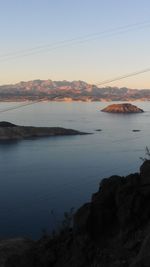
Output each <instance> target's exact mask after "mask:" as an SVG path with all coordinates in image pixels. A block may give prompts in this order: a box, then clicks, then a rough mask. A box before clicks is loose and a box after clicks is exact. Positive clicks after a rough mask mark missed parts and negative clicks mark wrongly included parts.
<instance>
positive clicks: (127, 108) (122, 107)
mask: <svg viewBox="0 0 150 267" xmlns="http://www.w3.org/2000/svg"><path fill="white" fill-rule="evenodd" d="M101 111H103V112H109V113H141V112H144V111H143V110H142V109H140V108H138V107H136V106H134V105H132V104H130V103H123V104H113V105H109V106H108V107H106V108H104V109H102V110H101Z"/></svg>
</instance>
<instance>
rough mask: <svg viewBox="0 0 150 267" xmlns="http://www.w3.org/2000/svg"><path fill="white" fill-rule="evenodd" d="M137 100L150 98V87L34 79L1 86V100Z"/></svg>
mask: <svg viewBox="0 0 150 267" xmlns="http://www.w3.org/2000/svg"><path fill="white" fill-rule="evenodd" d="M40 99H41V100H43V101H44V100H46V101H135V100H142V101H146V100H150V89H140V90H138V89H129V88H126V87H123V88H118V87H104V88H99V87H97V86H96V85H91V84H88V83H86V82H83V81H72V82H69V81H52V80H33V81H28V82H20V83H17V84H10V85H2V86H0V101H26V100H31V101H36V100H40Z"/></svg>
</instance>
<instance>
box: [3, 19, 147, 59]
mask: <svg viewBox="0 0 150 267" xmlns="http://www.w3.org/2000/svg"><path fill="white" fill-rule="evenodd" d="M145 27H150V21H144V22H139V23H134V24H128V25H125V26H120V27H118V28H112V29H108V30H105V31H102V32H98V33H93V34H87V35H84V36H80V37H77V38H72V39H68V40H64V41H60V42H56V43H54V44H47V45H41V46H36V47H32V48H29V49H24V50H20V51H16V52H10V53H7V54H4V55H0V60H1V61H6V60H9V59H14V58H18V57H25V56H30V55H34V54H39V53H43V52H46V51H51V50H55V49H58V48H61V47H66V46H70V45H76V44H80V43H84V42H87V41H91V40H94V39H97V38H99V37H108V36H113V35H116V34H122V33H125V32H129V31H131V30H136V29H138V30H139V29H143V28H145Z"/></svg>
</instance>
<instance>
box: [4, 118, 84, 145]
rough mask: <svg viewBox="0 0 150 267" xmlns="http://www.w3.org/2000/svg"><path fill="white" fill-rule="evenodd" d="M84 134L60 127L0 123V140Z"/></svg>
mask: <svg viewBox="0 0 150 267" xmlns="http://www.w3.org/2000/svg"><path fill="white" fill-rule="evenodd" d="M84 134H87V133H83V132H80V131H76V130H73V129H65V128H62V127H32V126H18V125H15V124H12V123H10V122H5V121H2V122H0V140H11V139H23V138H35V137H46V136H61V135H84Z"/></svg>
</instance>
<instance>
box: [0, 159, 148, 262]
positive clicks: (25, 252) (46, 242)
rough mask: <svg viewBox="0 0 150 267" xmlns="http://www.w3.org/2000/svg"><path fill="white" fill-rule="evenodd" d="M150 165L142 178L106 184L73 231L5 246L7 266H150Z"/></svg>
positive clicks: (2, 255) (1, 253) (0, 252)
mask: <svg viewBox="0 0 150 267" xmlns="http://www.w3.org/2000/svg"><path fill="white" fill-rule="evenodd" d="M149 252H150V160H147V159H145V160H144V162H143V164H142V166H141V167H140V171H139V172H138V173H133V174H130V175H128V176H126V177H123V176H118V175H114V176H111V177H109V178H105V179H103V180H102V181H101V183H100V187H99V190H98V192H96V193H95V194H93V195H92V198H91V201H90V202H89V203H86V204H84V205H83V206H82V207H81V208H80V209H78V210H77V212H76V213H75V214H74V216H73V227H70V224H65V225H64V228H62V230H61V231H60V232H59V233H57V234H55V235H50V236H48V235H47V236H43V238H41V239H40V240H38V241H31V240H28V239H19V238H18V239H9V240H2V241H0V264H1V265H0V266H3V267H14V266H15V267H35V266H36V267H49V266H51V267H60V266H61V267H70V266H72V267H85V266H86V267H149V266H150V253H149Z"/></svg>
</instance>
